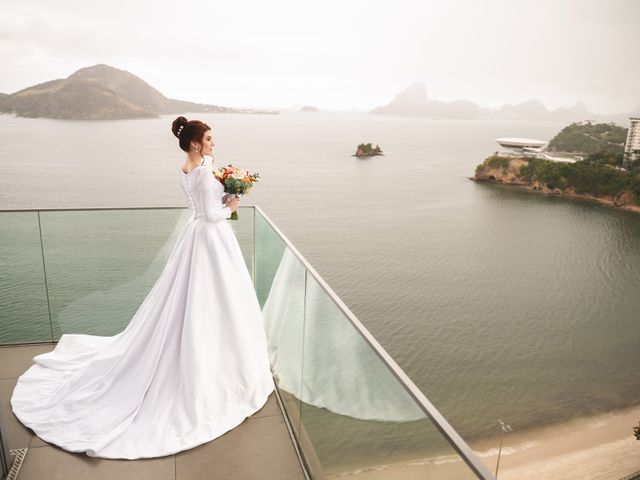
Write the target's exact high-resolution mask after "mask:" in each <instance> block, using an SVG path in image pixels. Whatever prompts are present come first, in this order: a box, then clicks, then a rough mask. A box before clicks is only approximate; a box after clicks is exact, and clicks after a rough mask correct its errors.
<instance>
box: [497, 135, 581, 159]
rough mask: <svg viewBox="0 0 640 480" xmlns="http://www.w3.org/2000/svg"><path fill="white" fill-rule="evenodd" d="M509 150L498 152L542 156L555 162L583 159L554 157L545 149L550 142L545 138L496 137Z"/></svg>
mask: <svg viewBox="0 0 640 480" xmlns="http://www.w3.org/2000/svg"><path fill="white" fill-rule="evenodd" d="M494 140H495V141H496V142H498V145H500V146H501V147H503V148H506V149H507V150H508V151H507V152H498V155H499V156H503V157H516V156H517V157H530V158H541V159H543V160H551V161H553V162H567V163H574V162H576V161H578V160H582V157H573V158H569V157H554V156H551V155H549V154H548V153H546V152H545V151H544V146H545V145H546V144H547V143H548V142H545V141H544V140H536V139H534V138H496V139H494Z"/></svg>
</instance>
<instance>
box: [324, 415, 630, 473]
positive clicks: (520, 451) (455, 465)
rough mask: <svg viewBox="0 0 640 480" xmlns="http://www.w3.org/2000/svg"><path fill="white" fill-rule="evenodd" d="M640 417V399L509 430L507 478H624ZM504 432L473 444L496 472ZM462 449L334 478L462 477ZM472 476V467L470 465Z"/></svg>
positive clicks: (504, 459) (504, 457)
mask: <svg viewBox="0 0 640 480" xmlns="http://www.w3.org/2000/svg"><path fill="white" fill-rule="evenodd" d="M639 421H640V405H637V406H635V407H630V408H627V409H623V410H617V411H613V412H609V413H604V414H597V415H593V416H589V417H582V418H575V419H572V420H569V421H567V422H564V423H560V424H556V425H549V426H545V427H541V428H534V429H530V430H526V431H522V432H518V431H517V430H516V431H514V432H511V433H507V434H505V436H504V443H503V447H502V454H501V457H500V471H499V478H500V479H501V480H516V479H518V480H534V479H535V480H539V479H541V478H544V479H545V480H570V479H582V478H598V479H599V480H619V479H620V478H622V477H623V476H624V475H631V474H633V473H635V472H639V471H640V441H638V440H636V439H635V437H634V435H633V427H634V426H636V425H638V422H639ZM498 445H499V437H496V438H495V439H493V440H490V441H489V440H486V441H483V442H481V443H477V444H475V445H471V447H472V448H473V450H474V452H475V453H476V455H478V457H480V458H481V459H482V461H483V462H484V464H485V465H486V466H487V468H488V469H489V471H491V472H494V471H495V467H496V461H497V455H498ZM461 462H462V461H461V460H460V459H459V457H457V456H456V455H443V456H440V457H435V458H425V459H416V460H415V461H413V462H410V463H406V462H405V463H403V464H388V465H379V466H376V467H371V468H369V469H360V470H356V471H352V472H345V473H342V474H339V475H333V476H330V477H328V478H336V479H337V478H349V479H357V478H360V477H362V478H366V479H367V480H382V479H385V478H394V479H398V480H414V479H415V480H417V479H422V478H425V475H429V474H437V475H438V478H443V479H448V478H452V479H453V478H460V473H461V471H463V470H464V467H462V465H461ZM469 475H470V478H471V473H470V471H469Z"/></svg>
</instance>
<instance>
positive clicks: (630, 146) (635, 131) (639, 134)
mask: <svg viewBox="0 0 640 480" xmlns="http://www.w3.org/2000/svg"><path fill="white" fill-rule="evenodd" d="M629 120H630V121H631V122H630V124H629V132H628V133H627V143H625V145H624V164H625V165H627V164H628V163H629V162H632V161H634V160H640V155H639V154H638V151H640V118H638V117H631V118H630V119H629Z"/></svg>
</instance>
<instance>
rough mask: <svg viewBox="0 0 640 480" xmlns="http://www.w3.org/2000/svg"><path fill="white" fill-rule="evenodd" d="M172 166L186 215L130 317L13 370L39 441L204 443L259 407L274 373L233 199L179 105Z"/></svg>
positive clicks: (103, 451) (69, 445) (119, 453)
mask: <svg viewBox="0 0 640 480" xmlns="http://www.w3.org/2000/svg"><path fill="white" fill-rule="evenodd" d="M172 131H173V133H174V135H175V136H176V137H177V138H178V140H179V145H180V148H181V149H182V150H183V151H185V152H186V154H187V155H186V160H185V162H184V164H183V165H182V166H181V168H180V169H179V170H178V172H177V174H178V176H179V181H180V185H181V187H182V189H183V191H184V194H185V199H186V202H187V205H188V207H189V209H190V211H191V212H192V213H193V215H192V216H191V217H190V218H189V220H188V221H187V223H186V225H185V226H184V229H183V230H182V232H181V233H180V235H179V237H178V240H177V241H176V244H175V246H174V247H173V250H172V251H171V254H170V255H169V258H168V260H167V263H166V265H165V267H164V270H163V272H162V274H161V275H160V277H159V278H158V280H157V281H156V283H155V285H154V286H153V287H152V288H151V290H150V292H149V293H148V294H147V296H146V298H145V299H144V301H143V302H142V304H141V305H140V307H139V309H138V311H137V312H136V314H135V315H134V317H133V318H132V319H131V321H130V322H129V324H128V325H127V327H126V328H125V329H124V330H123V331H122V332H120V333H118V334H117V335H114V336H112V337H105V336H97V335H85V334H64V335H62V337H61V338H60V340H59V341H58V343H57V345H56V347H55V349H54V350H53V351H51V352H48V353H44V354H41V355H37V356H35V357H34V358H33V360H34V362H35V363H34V364H33V365H32V366H31V367H30V368H29V369H28V370H27V371H26V372H25V373H24V374H23V375H22V376H20V377H19V378H18V381H17V384H16V387H15V389H14V391H13V394H12V397H11V406H12V409H13V412H14V414H15V415H16V417H18V419H19V420H20V421H21V422H22V423H23V424H24V425H26V426H27V427H29V428H30V429H32V430H33V431H34V432H35V433H36V434H37V435H38V436H39V437H40V438H42V439H43V440H45V441H46V442H49V443H52V444H55V445H58V446H59V447H61V448H63V449H65V450H68V451H71V452H84V453H86V454H87V455H89V456H91V457H102V458H122V459H136V458H151V457H160V456H164V455H170V454H173V453H176V452H180V451H182V450H186V449H189V448H193V447H195V446H197V445H200V444H203V443H206V442H208V441H210V440H213V439H214V438H216V437H219V436H220V435H222V434H224V433H225V432H227V431H229V430H231V429H233V428H234V427H236V426H237V425H239V424H240V423H242V422H243V421H244V419H245V418H247V417H248V416H250V415H252V414H253V413H255V412H256V411H258V410H260V409H261V408H262V407H263V406H264V404H265V402H266V401H267V398H268V397H269V395H270V394H271V392H273V390H274V388H275V385H274V382H273V376H272V372H271V367H270V364H269V358H268V353H267V341H266V336H265V330H264V324H263V320H262V314H261V311H260V306H259V303H258V299H257V297H256V293H255V290H254V288H253V282H252V281H251V277H250V275H249V272H248V270H247V267H246V264H245V262H244V258H243V256H242V253H241V251H240V246H239V245H238V242H237V240H236V237H235V235H234V233H233V229H232V228H231V226H230V225H229V223H228V222H227V221H226V219H227V218H229V216H230V215H231V212H232V211H234V210H235V209H236V208H237V205H238V199H237V198H235V197H234V198H231V199H228V200H227V201H226V203H225V204H223V203H222V198H223V196H224V187H223V185H222V184H221V183H220V182H219V181H218V180H216V179H215V178H214V176H213V174H212V172H211V170H210V168H209V167H207V166H204V165H203V164H202V163H203V160H204V159H203V155H208V154H210V153H211V151H212V149H213V146H214V143H213V140H212V135H211V129H210V128H209V126H208V125H206V124H205V123H203V122H201V121H198V120H191V121H187V119H185V118H184V117H178V118H177V119H176V120H175V121H174V122H173V125H172Z"/></svg>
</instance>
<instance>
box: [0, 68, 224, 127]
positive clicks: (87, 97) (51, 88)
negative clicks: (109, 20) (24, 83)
mask: <svg viewBox="0 0 640 480" xmlns="http://www.w3.org/2000/svg"><path fill="white" fill-rule="evenodd" d="M227 111H232V109H230V108H225V107H218V106H216V105H203V104H197V103H192V102H183V101H180V100H172V99H169V98H167V97H165V96H164V95H163V94H162V93H160V92H159V91H158V90H156V89H155V88H153V87H152V86H151V85H149V84H148V83H147V82H145V81H144V80H142V79H141V78H140V77H137V76H136V75H134V74H133V73H130V72H128V71H126V70H120V69H118V68H115V67H112V66H110V65H106V64H104V63H99V64H97V65H92V66H90V67H84V68H81V69H79V70H77V71H76V72H74V73H72V74H71V75H69V76H68V77H67V78H65V79H60V80H53V81H49V82H44V83H42V84H39V85H34V86H31V87H29V88H26V89H24V90H21V91H19V92H16V93H13V94H11V95H9V96H7V97H2V100H1V102H0V112H15V113H16V114H17V115H19V116H25V117H45V118H72V119H120V118H145V117H146V118H148V117H157V116H158V115H159V114H167V113H185V112H227Z"/></svg>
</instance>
